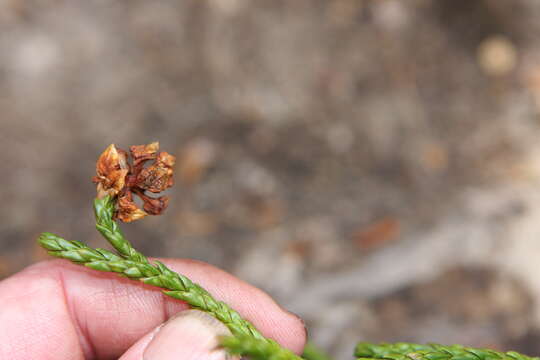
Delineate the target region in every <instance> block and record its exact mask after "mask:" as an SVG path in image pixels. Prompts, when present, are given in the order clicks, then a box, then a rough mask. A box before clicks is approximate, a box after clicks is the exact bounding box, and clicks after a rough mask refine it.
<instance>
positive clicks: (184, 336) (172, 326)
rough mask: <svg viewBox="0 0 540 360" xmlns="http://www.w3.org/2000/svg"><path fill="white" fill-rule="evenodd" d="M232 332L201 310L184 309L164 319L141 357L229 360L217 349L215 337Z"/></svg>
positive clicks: (148, 359)
mask: <svg viewBox="0 0 540 360" xmlns="http://www.w3.org/2000/svg"><path fill="white" fill-rule="evenodd" d="M227 335H231V332H230V331H229V329H227V327H226V326H225V325H223V324H222V323H221V322H220V321H219V320H217V319H216V318H214V317H213V316H211V315H208V314H207V313H205V312H203V311H200V310H186V311H182V312H180V313H179V314H178V315H176V316H175V317H173V318H171V319H170V320H169V321H167V322H166V323H165V324H164V325H163V326H162V327H161V328H160V329H159V330H158V331H157V333H156V334H155V335H154V337H153V339H152V341H150V343H149V344H148V346H147V347H146V349H145V350H144V353H143V360H178V359H185V360H203V359H204V360H232V359H237V358H236V357H234V358H233V357H228V356H227V353H226V352H225V350H222V349H217V346H218V336H227Z"/></svg>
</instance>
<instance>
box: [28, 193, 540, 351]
mask: <svg viewBox="0 0 540 360" xmlns="http://www.w3.org/2000/svg"><path fill="white" fill-rule="evenodd" d="M114 208H115V202H114V199H113V198H111V197H109V196H107V197H105V198H103V199H96V200H95V201H94V213H95V216H96V228H97V230H98V231H99V232H100V233H101V234H102V235H103V237H105V239H107V241H108V242H109V243H110V244H111V245H112V246H113V248H114V249H115V250H116V252H117V254H115V253H113V252H111V251H109V250H105V249H99V248H98V249H93V248H90V247H88V246H87V245H85V244H84V243H82V242H79V241H68V240H65V239H62V238H61V237H59V236H56V235H54V234H51V233H47V232H45V233H42V234H41V235H40V237H39V240H38V241H39V243H40V245H41V246H42V247H43V248H45V249H46V250H47V251H48V252H49V254H50V255H52V256H55V257H58V258H62V259H67V260H70V261H72V262H74V263H76V264H79V265H84V266H86V267H89V268H91V269H94V270H98V271H107V272H114V273H117V274H119V275H121V276H125V277H127V278H130V279H133V280H139V281H141V282H143V283H145V284H149V285H153V286H157V287H160V288H162V289H163V290H164V291H163V293H164V294H165V295H168V296H171V297H173V298H175V299H179V300H182V301H185V302H186V303H187V304H189V305H190V306H192V307H193V308H196V309H199V310H202V311H205V312H207V313H209V314H211V315H213V316H214V317H216V318H217V319H219V320H220V321H221V322H223V323H224V324H225V325H226V326H227V327H228V328H229V329H230V331H231V333H232V334H233V336H231V337H224V338H222V339H221V345H222V346H223V347H224V348H226V349H227V351H228V352H229V353H230V354H233V355H242V356H248V357H250V358H251V359H253V360H300V359H301V358H300V357H299V356H297V355H295V354H293V353H292V352H291V351H290V350H287V349H285V348H282V347H281V346H280V345H279V344H278V343H277V342H275V341H274V340H272V339H267V338H265V337H264V336H263V335H262V334H261V333H260V332H259V331H258V330H257V329H256V328H255V326H253V324H251V323H250V322H248V321H247V320H245V319H243V318H242V317H241V316H240V314H238V312H236V311H235V310H233V309H232V308H231V307H230V306H228V305H227V304H225V303H224V302H222V301H218V300H216V299H214V298H213V297H212V295H211V294H210V293H208V291H206V290H205V289H203V288H202V287H201V286H200V285H198V284H196V283H194V282H192V281H191V280H190V279H188V278H187V277H186V276H184V275H181V274H178V273H176V272H174V271H172V270H171V269H169V268H168V267H167V266H165V265H164V264H163V263H161V262H159V261H155V262H154V263H151V262H149V261H148V259H147V258H146V256H144V255H143V254H141V253H139V252H138V251H137V250H135V249H134V248H133V246H132V245H131V243H130V242H129V241H127V239H126V238H125V237H124V235H123V234H122V231H121V230H120V228H119V226H118V224H117V223H116V221H114V219H113V215H114ZM355 356H356V357H357V358H358V359H362V360H364V359H365V360H540V358H537V357H534V358H533V357H528V356H525V355H521V354H519V353H517V352H513V351H509V352H504V353H503V352H497V351H494V350H487V349H475V348H466V347H463V346H461V345H451V346H444V345H437V344H429V345H418V344H409V343H396V344H379V345H376V344H371V343H359V344H358V345H357V347H356V349H355ZM303 358H304V359H306V360H330V358H329V357H328V356H326V355H325V354H324V353H323V352H322V351H320V350H318V349H317V348H316V347H315V346H313V345H312V344H308V345H307V346H306V348H305V349H304V354H303Z"/></svg>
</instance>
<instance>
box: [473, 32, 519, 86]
mask: <svg viewBox="0 0 540 360" xmlns="http://www.w3.org/2000/svg"><path fill="white" fill-rule="evenodd" d="M517 58H518V53H517V50H516V47H515V46H514V44H513V43H512V42H511V41H510V39H509V38H507V37H506V36H502V35H493V36H490V37H488V38H487V39H485V40H484V41H482V42H481V43H480V45H479V47H478V64H479V65H480V68H481V69H482V70H483V71H484V72H485V73H486V74H487V75H491V76H502V75H507V74H509V73H510V72H511V71H512V70H514V68H515V67H516V63H517Z"/></svg>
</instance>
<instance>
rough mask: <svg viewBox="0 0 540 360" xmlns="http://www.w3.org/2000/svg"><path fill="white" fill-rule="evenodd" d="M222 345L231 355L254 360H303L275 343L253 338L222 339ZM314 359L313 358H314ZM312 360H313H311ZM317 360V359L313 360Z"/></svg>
mask: <svg viewBox="0 0 540 360" xmlns="http://www.w3.org/2000/svg"><path fill="white" fill-rule="evenodd" d="M220 342H221V345H222V346H223V347H224V348H225V349H227V351H228V352H229V354H231V355H242V356H249V358H250V359H253V360H293V359H295V360H296V359H298V360H300V359H301V358H300V357H298V356H296V355H295V354H293V353H292V352H291V351H289V350H287V349H284V348H282V347H281V346H279V344H278V343H276V342H275V341H264V340H260V339H256V338H253V337H249V336H245V335H241V336H234V337H232V336H229V337H223V338H221V341H220ZM312 359H313V358H312ZM310 360H311V359H310ZM313 360H316V359H313Z"/></svg>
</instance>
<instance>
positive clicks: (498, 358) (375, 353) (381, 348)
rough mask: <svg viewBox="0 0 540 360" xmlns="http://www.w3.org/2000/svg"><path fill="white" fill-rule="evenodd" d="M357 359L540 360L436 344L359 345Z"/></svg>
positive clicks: (513, 353)
mask: <svg viewBox="0 0 540 360" xmlns="http://www.w3.org/2000/svg"><path fill="white" fill-rule="evenodd" d="M354 354H355V356H356V357H357V358H358V359H381V360H382V359H384V360H540V358H538V357H529V356H526V355H522V354H519V353H517V352H515V351H508V352H499V351H494V350H489V349H479V348H468V347H464V346H461V345H438V344H428V345H419V344H410V343H396V344H379V345H377V344H371V343H365V342H362V343H359V344H358V345H357V346H356V349H355V353H354Z"/></svg>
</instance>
